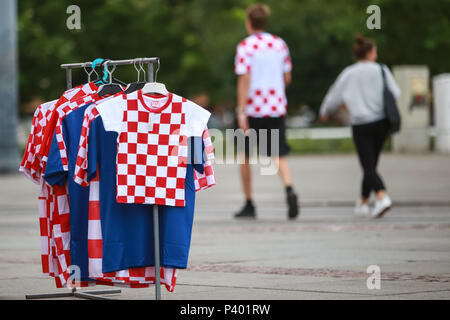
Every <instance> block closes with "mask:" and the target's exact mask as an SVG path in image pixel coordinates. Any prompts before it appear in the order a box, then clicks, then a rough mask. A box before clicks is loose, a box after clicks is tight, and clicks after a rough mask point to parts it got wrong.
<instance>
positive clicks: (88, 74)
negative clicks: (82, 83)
mask: <svg viewBox="0 0 450 320" xmlns="http://www.w3.org/2000/svg"><path fill="white" fill-rule="evenodd" d="M83 70H84V72H86V74H87V76H88V83H89V82H91V74H92V73H94V72H95V74H96V75H97V78H98V73H97V72H96V71H95V69H91V72H88V71H87V70H86V66H83Z"/></svg>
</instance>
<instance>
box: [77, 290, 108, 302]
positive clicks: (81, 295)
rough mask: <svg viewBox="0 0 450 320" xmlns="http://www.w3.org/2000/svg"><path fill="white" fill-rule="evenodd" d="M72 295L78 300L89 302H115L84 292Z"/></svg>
mask: <svg viewBox="0 0 450 320" xmlns="http://www.w3.org/2000/svg"><path fill="white" fill-rule="evenodd" d="M73 295H74V296H75V297H78V298H84V299H91V300H117V299H112V298H107V297H102V296H98V295H96V294H91V293H86V292H74V294H73Z"/></svg>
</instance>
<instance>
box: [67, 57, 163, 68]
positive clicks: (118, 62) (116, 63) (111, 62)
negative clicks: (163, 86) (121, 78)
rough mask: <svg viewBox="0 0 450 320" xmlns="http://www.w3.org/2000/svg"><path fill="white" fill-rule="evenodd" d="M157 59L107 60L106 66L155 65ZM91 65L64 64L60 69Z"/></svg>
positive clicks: (88, 64) (81, 63)
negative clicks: (138, 63)
mask: <svg viewBox="0 0 450 320" xmlns="http://www.w3.org/2000/svg"><path fill="white" fill-rule="evenodd" d="M158 60H159V58H158V57H152V58H135V59H126V60H108V66H121V65H128V64H133V63H136V62H142V63H145V64H148V63H156V62H158ZM91 65H92V62H91V61H89V62H80V63H65V64H62V65H61V68H62V69H73V68H83V67H90V66H91Z"/></svg>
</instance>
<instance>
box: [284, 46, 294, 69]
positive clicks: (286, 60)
mask: <svg viewBox="0 0 450 320" xmlns="http://www.w3.org/2000/svg"><path fill="white" fill-rule="evenodd" d="M283 56H284V57H283V72H284V73H286V72H290V71H291V70H292V67H293V66H292V60H291V54H290V53H289V48H288V46H287V45H286V43H283Z"/></svg>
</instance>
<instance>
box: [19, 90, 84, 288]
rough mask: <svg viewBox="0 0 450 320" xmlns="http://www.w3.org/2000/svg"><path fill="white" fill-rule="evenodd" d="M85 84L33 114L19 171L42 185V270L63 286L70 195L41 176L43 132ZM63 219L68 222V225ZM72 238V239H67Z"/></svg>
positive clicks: (44, 158)
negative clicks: (59, 105) (55, 112)
mask: <svg viewBox="0 0 450 320" xmlns="http://www.w3.org/2000/svg"><path fill="white" fill-rule="evenodd" d="M83 89H86V85H82V86H79V87H77V88H74V89H71V90H68V91H66V92H65V93H64V94H63V95H62V97H61V98H60V99H59V100H58V101H56V100H55V101H51V102H48V103H44V104H42V105H40V106H39V107H38V108H37V109H36V111H35V114H34V117H33V122H32V127H31V133H30V136H29V139H28V143H27V146H26V148H25V153H24V156H23V160H22V163H21V165H20V168H19V171H21V172H23V173H24V174H25V175H26V176H27V177H28V178H30V179H31V180H32V181H33V182H35V183H38V184H40V186H41V190H40V194H39V206H38V208H39V225H40V234H41V261H42V271H43V273H44V274H46V275H50V276H52V277H55V280H56V286H57V287H58V288H60V287H63V286H64V285H65V283H66V279H67V277H68V275H67V277H66V276H65V275H64V272H65V270H67V267H68V265H70V248H69V247H70V244H69V241H70V233H69V230H68V229H67V228H68V227H69V228H70V226H69V224H68V223H66V222H67V221H68V218H67V219H61V218H62V217H65V216H67V217H68V213H69V212H68V210H67V208H68V195H67V190H66V188H65V187H60V186H57V187H51V186H49V185H48V184H46V183H45V181H44V179H43V177H42V174H43V172H44V171H45V165H46V157H42V154H43V153H44V152H42V150H44V149H45V142H44V140H45V139H44V131H45V130H46V129H47V128H48V123H49V121H50V119H51V117H52V114H53V111H54V110H55V107H56V105H57V104H58V102H61V103H60V104H62V102H63V101H70V99H71V98H75V96H76V95H77V93H79V92H80V91H82V92H83V94H85V92H84V91H83ZM64 220H67V221H66V222H65V221H64ZM68 236H69V237H68Z"/></svg>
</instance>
